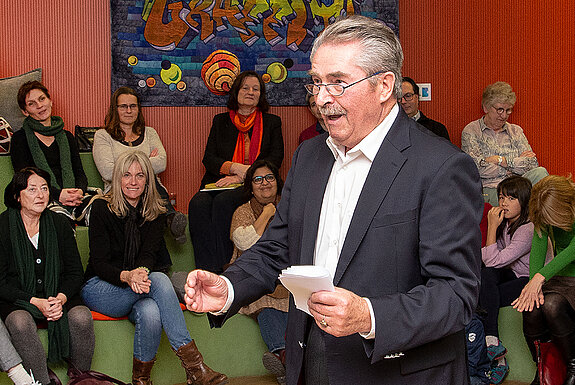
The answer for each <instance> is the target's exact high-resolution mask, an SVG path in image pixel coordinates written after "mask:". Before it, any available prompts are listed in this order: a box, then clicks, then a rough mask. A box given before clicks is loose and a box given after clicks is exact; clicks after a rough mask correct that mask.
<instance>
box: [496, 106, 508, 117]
mask: <svg viewBox="0 0 575 385" xmlns="http://www.w3.org/2000/svg"><path fill="white" fill-rule="evenodd" d="M491 107H493V109H494V110H495V112H496V113H497V115H499V116H501V115H503V113H504V112H506V113H507V115H508V116H509V115H511V114H512V113H513V107H511V108H503V107H499V108H496V107H495V106H491Z"/></svg>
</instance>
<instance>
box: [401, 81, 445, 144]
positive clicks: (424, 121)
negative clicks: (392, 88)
mask: <svg viewBox="0 0 575 385" xmlns="http://www.w3.org/2000/svg"><path fill="white" fill-rule="evenodd" d="M401 91H402V96H401V98H399V99H398V101H399V104H400V105H401V107H403V110H404V111H405V113H406V114H407V116H409V117H410V118H411V119H413V120H415V121H416V122H417V123H419V124H421V125H422V126H423V127H425V128H427V129H428V130H429V131H431V132H433V133H434V134H435V135H437V136H441V137H443V138H445V139H447V140H450V139H449V134H448V133H447V128H445V126H444V125H443V124H441V123H439V122H436V121H435V120H433V119H429V118H428V117H427V116H425V115H423V112H421V111H419V86H418V85H417V83H416V82H415V81H414V80H413V79H412V78H410V77H407V76H404V77H403V80H402V82H401Z"/></svg>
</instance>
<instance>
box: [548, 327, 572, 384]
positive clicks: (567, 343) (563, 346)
mask: <svg viewBox="0 0 575 385" xmlns="http://www.w3.org/2000/svg"><path fill="white" fill-rule="evenodd" d="M553 341H554V342H555V343H556V344H557V347H558V348H559V350H560V351H561V353H562V354H563V359H564V360H565V366H566V367H567V376H566V377H565V382H564V383H563V385H575V332H573V333H571V334H567V335H566V336H564V337H555V336H553Z"/></svg>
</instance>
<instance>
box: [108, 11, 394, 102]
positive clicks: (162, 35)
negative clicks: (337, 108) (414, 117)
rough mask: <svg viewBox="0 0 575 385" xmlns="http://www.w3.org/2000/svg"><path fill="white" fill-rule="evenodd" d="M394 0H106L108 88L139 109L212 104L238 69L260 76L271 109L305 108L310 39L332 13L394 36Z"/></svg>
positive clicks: (222, 98)
mask: <svg viewBox="0 0 575 385" xmlns="http://www.w3.org/2000/svg"><path fill="white" fill-rule="evenodd" d="M397 3H398V0H269V1H268V0H178V1H175V0H111V18H112V91H114V90H116V89H117V88H118V87H121V86H129V87H132V88H134V89H137V90H138V91H139V92H140V94H141V95H142V101H143V104H144V105H146V106H219V105H225V103H226V101H227V96H226V93H227V91H228V90H229V87H230V86H231V84H232V83H233V80H234V79H235V77H236V76H237V74H239V73H240V72H241V71H245V70H253V71H256V72H257V73H259V74H260V75H262V77H263V79H264V81H265V82H266V92H267V96H268V100H269V102H270V104H271V105H275V106H290V105H292V106H293V105H305V92H306V91H305V89H304V88H303V85H304V84H306V83H309V76H308V74H307V71H308V70H309V68H310V61H309V54H310V50H311V45H312V43H313V40H314V39H315V37H316V36H317V35H318V34H319V33H320V32H321V31H322V30H323V29H324V28H325V26H327V25H328V24H331V23H333V22H334V21H335V19H336V17H338V16H339V15H346V14H347V15H349V14H362V15H365V16H369V17H373V18H376V19H379V20H382V21H383V22H385V23H386V24H387V25H388V26H389V27H390V28H392V29H393V30H394V31H395V33H396V34H397V33H398V31H399V14H398V4H397Z"/></svg>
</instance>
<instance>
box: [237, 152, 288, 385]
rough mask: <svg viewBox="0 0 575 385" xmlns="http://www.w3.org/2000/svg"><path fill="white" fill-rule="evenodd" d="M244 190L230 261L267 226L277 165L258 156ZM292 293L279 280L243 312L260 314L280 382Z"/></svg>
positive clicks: (277, 187)
mask: <svg viewBox="0 0 575 385" xmlns="http://www.w3.org/2000/svg"><path fill="white" fill-rule="evenodd" d="M245 180H246V183H244V192H245V194H246V195H247V197H248V198H250V200H249V202H247V203H245V204H243V205H241V206H240V207H238V209H237V210H236V211H235V212H234V215H233V217H232V226H231V229H230V234H231V239H232V241H233V243H234V253H233V255H232V259H231V260H230V263H234V261H235V260H236V259H237V258H241V255H242V252H244V251H245V250H247V249H249V248H250V247H252V246H253V244H254V243H256V242H257V241H258V239H260V237H261V236H262V234H263V233H264V231H265V230H266V229H267V227H268V225H269V223H270V222H271V220H272V218H273V216H274V214H275V212H276V205H277V204H278V202H279V200H280V193H281V189H282V187H283V181H282V179H281V177H280V175H279V171H278V169H277V168H276V167H275V166H274V165H273V164H272V163H270V162H268V161H266V160H256V161H255V162H254V164H252V165H251V167H250V168H249V169H248V171H247V172H246V177H245ZM288 307H289V293H288V291H287V290H286V288H285V287H283V286H282V285H281V284H278V286H277V287H276V290H275V291H274V292H273V293H272V294H269V295H265V296H263V297H262V298H260V299H258V300H257V301H255V302H253V303H252V304H250V305H248V306H246V307H244V308H242V309H241V310H240V313H243V314H246V315H251V316H254V317H257V320H258V324H259V325H260V332H261V334H262V338H263V339H264V342H265V343H266V345H267V347H268V350H269V352H266V353H265V354H264V357H263V363H264V366H265V367H266V368H267V369H268V370H269V371H271V372H272V373H273V374H274V375H275V376H276V377H277V379H278V382H279V383H280V384H285V366H284V365H285V333H286V327H287V311H288Z"/></svg>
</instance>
